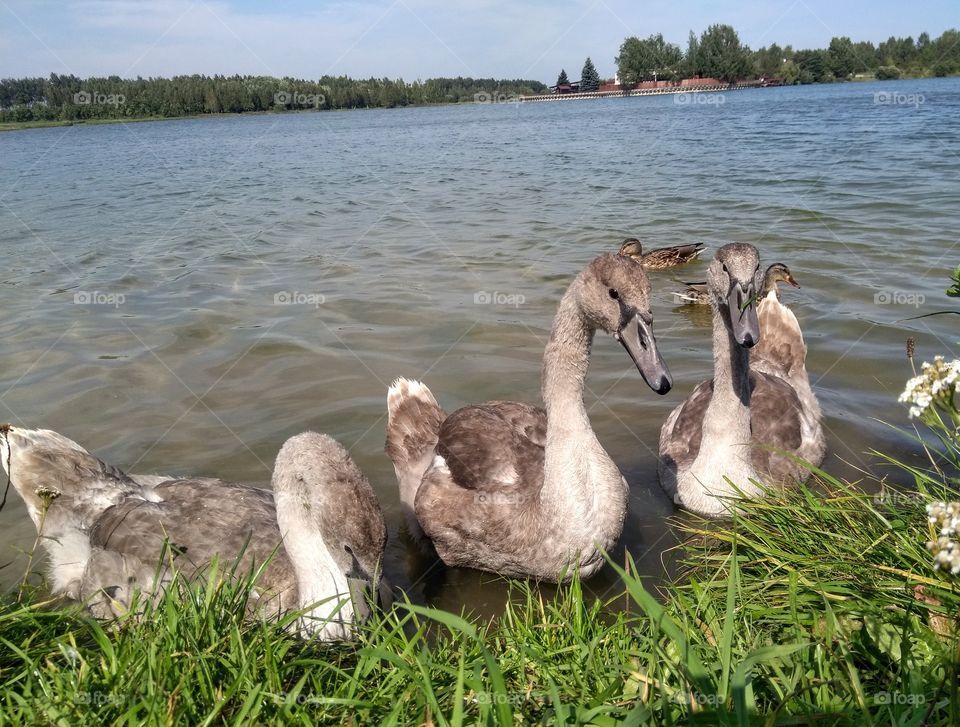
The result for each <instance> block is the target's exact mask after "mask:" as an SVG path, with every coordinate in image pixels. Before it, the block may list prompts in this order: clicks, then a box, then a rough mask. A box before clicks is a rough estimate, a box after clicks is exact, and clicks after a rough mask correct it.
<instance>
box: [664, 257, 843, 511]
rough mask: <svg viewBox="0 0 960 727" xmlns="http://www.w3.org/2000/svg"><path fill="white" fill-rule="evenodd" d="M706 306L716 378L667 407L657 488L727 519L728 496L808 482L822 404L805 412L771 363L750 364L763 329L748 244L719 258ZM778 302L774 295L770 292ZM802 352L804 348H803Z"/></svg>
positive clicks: (821, 446)
mask: <svg viewBox="0 0 960 727" xmlns="http://www.w3.org/2000/svg"><path fill="white" fill-rule="evenodd" d="M707 278H708V279H707V288H708V290H709V292H710V303H711V306H712V308H713V358H714V377H713V379H710V380H707V381H704V382H703V383H701V384H700V385H699V386H697V387H696V388H695V389H694V390H693V393H692V394H691V395H690V396H689V397H688V398H687V400H686V401H685V402H683V403H682V404H681V405H680V406H678V407H677V408H676V409H674V410H673V412H672V413H671V414H670V416H669V417H668V418H667V421H666V422H665V423H664V425H663V428H662V430H661V432H660V464H659V473H660V482H661V484H662V485H663V487H664V489H665V490H666V491H667V493H668V494H670V495H671V496H672V497H673V498H674V500H675V501H676V502H677V503H678V504H680V505H683V506H684V507H686V508H687V509H689V510H693V511H694V512H697V513H699V514H702V515H710V516H721V515H724V514H727V513H728V511H729V508H730V505H731V500H730V498H732V497H735V496H738V495H740V494H741V493H742V494H743V495H746V496H757V495H759V494H761V492H762V489H761V487H760V486H759V485H758V484H757V483H763V484H764V485H767V486H784V485H788V484H790V483H791V482H795V481H797V480H803V479H806V477H808V476H809V474H810V473H809V470H808V469H807V468H806V467H804V466H803V465H802V464H800V463H798V462H797V461H796V460H795V459H794V458H793V457H791V456H790V455H793V456H795V457H799V458H800V459H802V460H805V461H807V462H809V463H811V464H813V465H815V466H816V465H819V464H820V463H821V462H822V461H823V457H824V454H825V452H826V444H825V440H824V436H823V430H822V427H821V425H820V409H819V406H816V405H815V402H816V400H815V398H814V400H813V401H814V405H811V403H810V401H809V399H807V398H806V397H805V396H802V395H801V393H802V392H800V391H798V389H797V387H796V386H795V384H794V383H792V382H791V379H790V378H789V376H788V372H786V371H784V370H783V369H782V368H779V367H778V366H776V365H775V364H769V369H768V370H758V368H757V367H754V366H752V365H751V357H750V349H751V348H752V347H753V346H755V345H756V344H757V342H758V340H760V334H761V331H764V334H763V335H766V329H764V328H762V327H761V325H760V321H759V319H758V317H757V311H756V301H755V298H756V291H757V290H758V289H760V286H761V284H762V278H761V275H760V256H759V254H758V253H757V250H756V248H754V247H753V246H752V245H745V244H740V243H734V244H731V245H725V246H724V247H722V248H720V250H718V251H717V254H716V257H715V259H714V260H713V262H712V263H711V264H710V267H709V269H708V273H707ZM774 295H775V293H774ZM804 350H805V349H804ZM810 396H812V392H810Z"/></svg>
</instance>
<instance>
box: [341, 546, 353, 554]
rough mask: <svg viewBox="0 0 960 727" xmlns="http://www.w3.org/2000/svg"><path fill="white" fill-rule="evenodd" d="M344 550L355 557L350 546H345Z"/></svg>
mask: <svg viewBox="0 0 960 727" xmlns="http://www.w3.org/2000/svg"><path fill="white" fill-rule="evenodd" d="M343 549H344V550H345V551H346V552H347V554H348V555H353V548H351V547H350V546H349V545H344V546H343Z"/></svg>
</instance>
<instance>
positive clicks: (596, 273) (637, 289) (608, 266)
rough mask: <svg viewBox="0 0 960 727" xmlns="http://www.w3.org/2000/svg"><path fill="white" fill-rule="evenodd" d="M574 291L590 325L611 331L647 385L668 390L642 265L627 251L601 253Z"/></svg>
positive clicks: (660, 391)
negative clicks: (628, 254)
mask: <svg viewBox="0 0 960 727" xmlns="http://www.w3.org/2000/svg"><path fill="white" fill-rule="evenodd" d="M637 246H638V248H639V243H637ZM574 292H575V295H576V300H577V303H578V305H579V307H580V310H581V312H582V313H583V315H584V317H585V319H586V321H587V324H588V325H589V326H590V328H592V329H593V330H597V329H599V330H602V331H606V332H607V333H610V334H611V335H613V337H614V338H615V339H616V340H617V341H619V342H620V343H621V345H622V346H623V347H624V348H625V349H626V350H627V353H628V354H629V355H630V358H631V359H633V363H634V364H636V367H637V369H638V370H639V371H640V375H641V376H643V380H644V381H646V382H647V385H648V386H649V387H650V388H651V389H653V390H654V391H656V392H657V393H658V394H666V393H667V392H668V391H670V387H671V386H673V379H672V378H671V377H670V371H669V370H668V369H667V365H666V364H665V363H664V362H663V358H662V357H661V356H660V351H659V350H658V349H657V340H656V338H654V335H653V314H652V313H651V312H650V281H649V280H648V279H647V274H646V271H644V269H643V265H641V264H640V263H639V262H637V261H636V260H635V259H634V258H632V257H629V256H627V255H621V254H617V255H601V256H600V257H598V258H596V259H595V260H594V261H593V262H591V263H590V264H589V265H588V266H587V267H586V269H585V270H584V271H583V272H582V273H581V274H580V275H579V276H578V278H577V280H576V282H575V283H574Z"/></svg>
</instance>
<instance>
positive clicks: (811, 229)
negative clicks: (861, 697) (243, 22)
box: [0, 79, 960, 613]
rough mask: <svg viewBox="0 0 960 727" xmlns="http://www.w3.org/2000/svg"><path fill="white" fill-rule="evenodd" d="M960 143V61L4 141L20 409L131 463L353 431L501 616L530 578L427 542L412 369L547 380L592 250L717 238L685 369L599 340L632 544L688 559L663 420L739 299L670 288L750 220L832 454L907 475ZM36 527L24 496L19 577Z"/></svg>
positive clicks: (480, 378)
mask: <svg viewBox="0 0 960 727" xmlns="http://www.w3.org/2000/svg"><path fill="white" fill-rule="evenodd" d="M958 150H960V79H931V80H925V81H899V82H884V83H848V84H838V85H827V86H806V87H794V88H779V89H755V90H747V91H736V92H729V93H726V94H723V95H709V96H707V95H705V96H701V97H691V96H687V97H672V96H660V97H634V98H620V99H603V100H595V101H573V102H564V103H539V104H520V105H517V104H511V103H503V104H483V105H462V106H444V107H436V108H417V109H395V110H375V111H353V112H331V113H299V114H284V115H262V116H246V117H223V118H205V119H196V120H175V121H164V122H156V123H141V124H125V125H120V124H117V125H101V126H86V127H85V126H74V127H63V128H49V129H37V130H28V131H20V132H11V133H5V134H0V172H2V182H0V243H2V246H3V250H4V256H5V260H4V265H3V270H2V272H0V306H2V310H3V312H4V314H3V316H2V318H0V339H2V341H3V351H2V365H0V420H8V421H10V422H12V423H14V424H19V425H21V426H40V427H47V428H51V429H56V430H57V431H60V432H62V433H64V434H66V435H67V436H69V437H71V438H73V439H76V440H77V441H79V442H80V443H82V444H83V445H84V446H86V447H87V448H88V449H90V450H91V451H93V452H94V453H96V454H98V455H99V456H100V457H102V458H103V459H105V460H107V461H110V462H112V463H114V464H117V465H118V466H120V467H122V468H124V469H128V470H130V471H136V472H164V473H171V474H189V475H207V476H219V477H223V478H228V479H237V480H244V481H249V482H255V483H260V484H263V485H266V484H267V483H268V481H269V476H270V470H271V468H272V462H273V457H274V456H275V454H276V452H277V450H278V449H279V447H280V445H281V444H282V442H283V441H284V440H285V438H286V437H288V436H290V435H291V434H294V433H296V432H299V431H303V430H306V429H314V430H318V431H324V432H327V433H329V434H330V435H332V436H334V437H336V438H337V439H338V440H339V441H340V442H342V443H343V444H344V445H345V446H347V447H348V448H349V449H350V451H351V453H352V454H353V456H354V457H355V459H356V461H357V462H358V464H359V465H360V467H361V468H362V469H363V470H364V471H365V472H366V473H367V475H368V476H369V477H370V480H371V482H372V483H373V485H374V487H375V489H376V490H377V493H378V495H379V497H380V501H381V504H382V506H383V508H384V510H385V516H386V520H387V523H388V526H389V530H390V541H389V544H388V549H387V557H386V563H385V572H386V575H387V576H388V577H389V578H390V580H391V581H393V582H394V583H396V584H397V585H399V586H402V587H404V588H407V589H408V590H409V591H410V593H411V596H412V597H413V598H414V599H415V600H418V601H421V602H429V603H432V604H434V605H438V606H441V607H443V608H447V609H451V610H454V611H459V610H460V609H461V607H462V606H463V605H464V604H466V605H467V607H468V608H470V609H472V610H474V611H478V612H483V613H495V612H496V611H497V609H498V608H499V607H500V606H501V605H502V602H503V597H504V592H505V586H504V583H503V582H502V581H501V580H499V579H497V578H495V577H494V576H491V575H488V574H481V573H477V572H473V571H468V570H456V569H446V568H444V567H443V566H442V565H438V564H437V563H436V562H435V561H434V560H432V559H430V558H425V557H424V556H421V555H419V554H418V553H417V550H416V548H415V547H414V546H413V545H412V544H411V543H410V542H409V540H408V539H407V538H406V537H405V535H404V532H405V529H404V528H403V526H402V522H403V517H402V515H401V513H400V509H399V502H398V495H397V485H396V481H395V478H394V473H393V468H392V465H391V464H390V462H389V460H388V459H387V457H386V455H385V454H384V453H383V441H384V425H385V422H386V416H385V399H386V390H387V386H388V385H389V384H390V382H391V381H392V380H393V379H394V378H395V377H397V376H401V375H402V376H407V377H417V378H422V379H423V380H424V381H425V382H426V383H427V384H428V385H429V386H430V388H431V389H432V390H433V392H434V393H435V394H436V395H437V397H438V398H439V400H440V402H441V404H442V405H444V407H445V408H446V409H447V410H448V411H452V410H453V409H455V408H456V407H458V406H461V405H464V404H467V403H472V402H479V401H483V400H487V399H494V398H501V399H502V398H510V399H518V400H525V401H531V402H539V386H540V384H539V378H540V362H541V356H542V353H543V346H544V343H545V341H546V338H547V335H548V331H549V327H550V323H551V319H552V316H553V313H554V310H555V307H556V304H557V302H558V301H559V298H560V296H561V294H562V293H563V290H564V288H565V287H566V285H567V284H568V283H569V281H570V280H571V279H572V277H573V276H574V275H575V274H576V273H577V272H578V271H579V270H580V269H581V268H582V267H583V266H584V265H585V264H586V263H587V262H589V260H591V259H592V258H593V257H594V256H596V255H597V254H599V253H602V252H605V251H615V250H616V249H617V247H618V245H619V243H620V241H621V240H622V239H623V238H624V237H627V236H636V237H639V238H641V239H642V240H644V241H645V243H646V244H647V246H648V247H656V246H661V245H672V244H678V243H685V242H692V241H702V242H705V243H706V244H707V246H708V248H709V249H708V252H707V254H705V256H704V258H705V260H704V261H701V262H697V263H694V264H691V265H688V266H685V267H681V268H676V269H674V270H671V271H662V272H656V273H652V274H651V278H652V284H653V289H654V315H655V332H656V335H657V339H658V342H659V345H660V348H661V351H662V353H663V356H664V359H665V360H666V361H667V363H668V365H669V367H670V369H671V372H672V374H673V377H674V382H675V387H674V389H673V390H672V391H671V392H670V393H669V394H668V395H667V396H665V397H659V396H657V395H655V394H654V393H653V392H651V391H650V390H649V389H648V388H647V387H646V385H645V384H644V383H643V381H642V379H641V378H640V376H639V374H638V372H637V371H636V369H635V368H634V367H633V365H632V363H631V362H630V360H629V358H628V357H627V356H626V354H625V352H624V351H623V349H622V348H621V347H620V346H619V345H618V344H616V343H615V342H614V341H612V340H611V339H610V338H609V337H607V336H599V337H598V338H597V340H596V342H595V345H594V349H593V359H592V364H591V369H590V374H589V377H588V381H587V385H588V388H587V392H586V397H585V398H586V404H587V407H588V409H589V411H590V416H591V420H592V422H593V426H594V428H595V430H596V432H597V434H598V437H599V439H600V441H601V442H602V443H603V445H604V446H605V448H606V449H607V451H608V452H609V453H610V454H611V456H612V457H613V459H614V460H615V461H616V462H617V463H618V464H619V465H620V468H621V470H622V471H623V473H624V475H625V476H626V478H627V481H628V482H629V483H630V487H631V499H630V510H629V514H628V516H627V522H626V525H625V528H624V533H623V537H622V539H621V546H620V549H619V550H618V552H617V553H615V554H614V557H616V558H617V559H619V560H622V558H623V549H624V548H626V549H628V550H629V551H630V552H631V553H632V554H633V555H634V557H635V558H636V559H637V561H638V564H639V567H640V568H641V570H642V572H643V573H645V574H647V575H649V576H650V577H651V578H654V579H656V578H660V577H663V575H664V573H665V572H668V571H669V566H670V564H671V560H672V554H671V551H670V550H669V549H670V548H671V547H672V546H674V545H675V544H676V542H677V535H676V524H675V521H676V520H682V519H683V518H684V515H683V514H682V513H680V512H679V511H677V510H676V509H675V508H674V506H673V504H672V503H671V502H670V501H669V500H668V499H667V497H666V496H665V495H664V494H663V493H662V492H661V490H660V487H659V484H658V482H657V475H656V456H655V453H656V450H657V441H658V438H659V431H660V426H661V424H662V423H663V421H664V419H665V418H666V416H667V414H668V413H669V412H670V410H672V409H673V408H674V407H675V406H676V405H677V404H678V403H679V402H680V401H682V399H683V398H684V397H685V396H686V395H687V394H688V393H689V392H690V390H691V389H692V388H693V387H694V386H695V385H696V384H697V383H698V382H699V381H701V380H702V379H704V378H706V377H707V376H709V375H710V374H711V370H712V358H711V351H710V330H709V325H710V318H709V313H708V312H707V311H705V310H700V309H697V308H692V307H678V306H676V305H675V303H674V302H673V297H672V294H671V291H673V290H679V289H681V288H682V286H681V285H679V281H686V280H702V279H703V277H704V274H705V271H706V264H707V261H708V260H709V259H710V256H711V254H712V251H713V250H715V249H716V248H717V247H718V246H719V245H721V244H724V243H726V242H729V241H734V240H736V241H744V242H750V243H753V244H755V245H756V246H757V247H758V248H759V249H760V251H761V255H762V258H763V260H764V264H767V263H770V262H774V261H781V262H784V263H786V264H787V265H789V267H790V268H791V270H792V271H793V273H794V275H795V277H796V278H797V280H798V281H799V282H800V284H801V285H802V286H803V287H802V289H800V290H794V289H792V288H786V289H785V290H784V291H783V297H784V302H785V303H787V304H788V305H790V306H791V308H792V309H793V310H794V311H795V312H796V314H797V316H798V318H799V320H800V322H801V325H802V326H803V329H804V334H805V337H806V341H807V344H808V346H809V357H808V361H807V368H808V370H809V371H810V374H811V377H812V380H813V382H814V389H815V391H816V392H817V394H818V395H819V398H820V401H821V404H822V406H823V410H824V413H825V417H826V418H825V424H826V429H827V432H828V438H829V447H830V454H829V456H828V459H827V461H826V463H825V468H826V469H827V470H828V471H830V472H831V473H834V474H836V475H839V476H842V477H846V478H850V479H858V478H860V477H862V470H870V471H873V472H877V473H878V474H880V475H884V474H890V476H892V477H893V478H894V479H896V477H895V475H893V474H892V473H887V472H886V471H885V470H884V469H883V468H882V467H880V466H878V464H877V461H876V459H875V458H874V457H873V456H872V455H870V454H869V450H871V449H880V450H883V451H885V452H889V453H892V454H895V455H896V456H898V457H901V458H906V459H907V460H908V461H916V462H920V461H922V460H921V459H920V458H919V457H918V455H917V452H916V451H915V447H913V446H911V445H910V442H909V440H908V439H907V437H906V436H905V435H903V434H900V433H898V432H897V431H896V429H894V428H893V427H906V426H908V420H907V417H906V409H905V408H904V407H903V406H901V405H899V404H898V403H897V401H896V399H897V396H898V394H899V393H900V392H901V391H902V389H903V385H904V382H905V381H906V379H907V378H908V377H909V376H910V374H911V372H910V367H909V363H908V361H907V360H906V358H905V354H904V341H905V339H906V337H907V336H914V337H915V338H916V340H917V358H918V359H921V360H923V359H930V358H932V357H933V355H935V354H938V353H943V354H945V355H947V356H948V357H952V356H955V355H956V353H957V352H956V347H957V335H956V321H955V319H954V318H953V317H952V316H941V317H934V318H924V319H920V320H905V319H908V318H910V317H912V316H917V315H920V314H923V313H927V312H931V311H935V310H942V309H951V308H956V304H955V301H953V300H951V299H948V298H946V297H945V296H944V293H943V291H944V289H945V288H946V287H947V286H948V285H949V280H948V277H949V271H950V270H951V269H952V268H953V267H954V266H955V265H956V264H957V263H958V262H960V254H958V253H957V252H956V251H955V247H956V246H957V243H958V230H960V157H958ZM918 364H919V362H918ZM891 425H893V426H891ZM868 486H872V487H875V486H876V485H868ZM34 537H35V532H34V528H33V525H32V523H31V522H30V521H29V519H28V517H27V515H26V511H25V509H24V507H23V504H22V502H21V501H20V499H19V497H18V496H17V495H16V494H15V493H14V492H13V491H12V490H11V493H10V497H9V500H8V502H7V505H6V507H5V509H4V510H3V511H2V512H0V564H3V563H7V562H8V561H13V563H12V564H11V565H9V566H7V567H5V568H3V569H0V586H2V588H3V589H7V588H9V587H10V586H11V585H12V584H14V583H15V582H16V581H17V580H18V579H19V577H20V574H21V573H22V571H23V566H24V562H25V561H24V558H23V557H22V556H17V552H18V551H26V550H29V549H30V548H31V546H32V544H33V541H34ZM665 569H666V570H665ZM589 587H590V590H591V591H593V592H594V593H596V594H597V595H600V596H602V595H605V594H610V593H613V592H614V590H615V589H616V588H617V579H616V578H615V576H614V575H613V574H612V573H611V572H610V569H609V568H608V569H605V570H604V571H602V572H601V573H600V574H598V575H597V576H596V577H595V578H594V579H592V580H591V581H589Z"/></svg>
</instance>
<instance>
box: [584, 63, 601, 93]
mask: <svg viewBox="0 0 960 727" xmlns="http://www.w3.org/2000/svg"><path fill="white" fill-rule="evenodd" d="M598 88H600V74H599V73H597V69H596V67H594V65H593V61H591V60H590V56H587V60H586V61H584V63H583V70H582V71H581V72H580V90H581V91H596V90H597V89H598Z"/></svg>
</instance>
